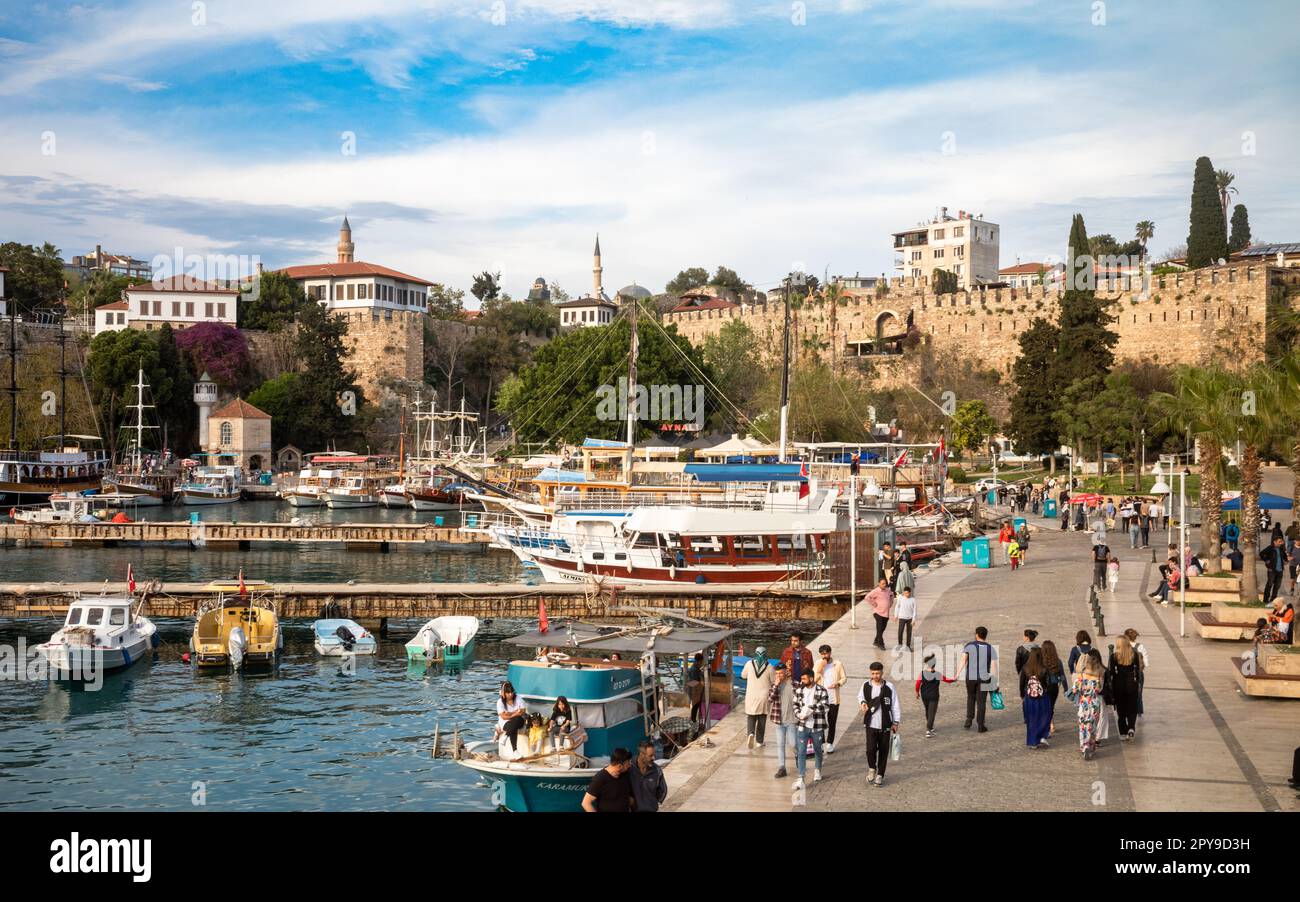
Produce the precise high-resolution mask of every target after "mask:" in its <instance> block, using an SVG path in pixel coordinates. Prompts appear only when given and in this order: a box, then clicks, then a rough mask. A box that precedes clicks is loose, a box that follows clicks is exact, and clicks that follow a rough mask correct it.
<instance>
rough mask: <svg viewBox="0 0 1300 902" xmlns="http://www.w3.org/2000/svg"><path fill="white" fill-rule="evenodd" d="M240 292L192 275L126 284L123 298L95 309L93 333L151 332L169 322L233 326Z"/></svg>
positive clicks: (179, 326)
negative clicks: (127, 330)
mask: <svg viewBox="0 0 1300 902" xmlns="http://www.w3.org/2000/svg"><path fill="white" fill-rule="evenodd" d="M238 307H239V291H238V290H236V289H234V288H223V287H222V286H220V285H217V284H215V283H212V282H204V281H202V280H200V279H196V278H194V277H193V276H172V277H170V278H166V279H155V280H153V281H152V282H145V283H144V284H141V285H128V286H127V287H126V288H125V289H124V290H123V291H122V299H121V300H120V301H115V302H114V303H112V304H103V305H101V306H99V307H96V308H95V334H96V335H98V334H99V333H100V332H108V331H118V330H121V329H145V330H149V331H152V330H154V329H160V328H162V324H163V323H168V324H170V325H171V327H172V328H173V329H187V328H189V327H190V326H193V325H196V324H198V323H225V324H226V325H229V326H233V325H235V323H236V319H237V317H238V313H239V310H238Z"/></svg>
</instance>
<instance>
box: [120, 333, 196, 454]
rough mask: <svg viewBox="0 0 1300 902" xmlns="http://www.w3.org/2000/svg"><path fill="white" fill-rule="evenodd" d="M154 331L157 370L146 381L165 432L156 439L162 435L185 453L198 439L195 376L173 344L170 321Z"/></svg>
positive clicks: (181, 452) (192, 447)
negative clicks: (148, 380) (148, 382)
mask: <svg viewBox="0 0 1300 902" xmlns="http://www.w3.org/2000/svg"><path fill="white" fill-rule="evenodd" d="M128 331H130V330H128ZM157 334H158V338H157V345H158V372H157V373H156V374H155V377H154V378H155V379H157V381H151V382H150V390H151V392H152V393H153V403H154V405H155V411H156V413H157V414H158V419H159V421H160V425H161V426H163V427H165V433H166V434H165V435H162V436H160V438H165V439H166V440H167V444H168V446H169V447H171V448H172V450H173V451H175V452H176V453H178V454H181V455H188V454H190V453H191V452H193V451H194V450H195V443H196V440H197V438H198V422H199V417H198V408H197V407H196V406H195V405H194V382H195V381H196V376H195V373H194V370H193V369H192V368H191V367H190V365H189V363H188V361H187V360H186V358H185V355H183V354H182V353H181V351H180V348H178V347H177V346H176V336H175V334H174V333H173V332H172V327H171V323H163V324H162V328H160V329H159V330H158V333H157Z"/></svg>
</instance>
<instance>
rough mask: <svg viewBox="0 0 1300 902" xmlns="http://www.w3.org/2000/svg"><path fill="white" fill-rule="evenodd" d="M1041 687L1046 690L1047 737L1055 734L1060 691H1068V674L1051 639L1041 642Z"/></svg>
mask: <svg viewBox="0 0 1300 902" xmlns="http://www.w3.org/2000/svg"><path fill="white" fill-rule="evenodd" d="M1042 650H1043V677H1042V679H1043V685H1044V686H1045V687H1046V688H1047V703H1048V707H1049V708H1050V713H1049V715H1048V728H1047V735H1048V736H1051V735H1052V734H1053V733H1055V732H1056V702H1057V699H1059V698H1060V695H1061V691H1062V690H1064V691H1065V692H1066V693H1067V694H1068V693H1069V691H1070V672H1069V671H1068V670H1067V669H1066V667H1065V663H1064V662H1063V661H1062V660H1061V656H1060V655H1059V654H1058V653H1057V651H1056V643H1055V642H1053V641H1052V640H1051V639H1045V640H1043V646H1042Z"/></svg>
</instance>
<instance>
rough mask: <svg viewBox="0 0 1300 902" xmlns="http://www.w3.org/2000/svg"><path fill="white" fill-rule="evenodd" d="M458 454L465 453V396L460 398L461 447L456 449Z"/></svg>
mask: <svg viewBox="0 0 1300 902" xmlns="http://www.w3.org/2000/svg"><path fill="white" fill-rule="evenodd" d="M456 453H457V454H464V453H465V396H464V395H461V396H460V445H459V447H458V448H457V449H456Z"/></svg>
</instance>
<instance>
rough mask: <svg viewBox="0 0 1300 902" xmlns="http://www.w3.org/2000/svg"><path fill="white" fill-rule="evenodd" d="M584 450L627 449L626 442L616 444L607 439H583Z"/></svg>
mask: <svg viewBox="0 0 1300 902" xmlns="http://www.w3.org/2000/svg"><path fill="white" fill-rule="evenodd" d="M582 447H584V448H624V449H626V448H627V442H616V441H612V440H611V439H607V438H584V439H583V440H582Z"/></svg>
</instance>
